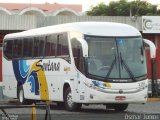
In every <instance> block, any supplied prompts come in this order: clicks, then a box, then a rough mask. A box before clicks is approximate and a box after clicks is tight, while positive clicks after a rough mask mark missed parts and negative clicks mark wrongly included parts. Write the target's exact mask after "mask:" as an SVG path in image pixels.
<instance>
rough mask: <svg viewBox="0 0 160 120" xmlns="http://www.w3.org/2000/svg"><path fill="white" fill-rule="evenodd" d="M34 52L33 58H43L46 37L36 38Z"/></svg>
mask: <svg viewBox="0 0 160 120" xmlns="http://www.w3.org/2000/svg"><path fill="white" fill-rule="evenodd" d="M33 45H34V47H33V48H34V50H33V57H43V56H44V37H40V36H39V37H35V38H34V44H33Z"/></svg>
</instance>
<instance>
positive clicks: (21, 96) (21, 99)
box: [18, 86, 28, 105]
mask: <svg viewBox="0 0 160 120" xmlns="http://www.w3.org/2000/svg"><path fill="white" fill-rule="evenodd" d="M18 100H19V103H20V104H22V105H24V104H28V102H27V100H26V99H25V98H24V91H23V87H22V86H20V87H19V88H18Z"/></svg>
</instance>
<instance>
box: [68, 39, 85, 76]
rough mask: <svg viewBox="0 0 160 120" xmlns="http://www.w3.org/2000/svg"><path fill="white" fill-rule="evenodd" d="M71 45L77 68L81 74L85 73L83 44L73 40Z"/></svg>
mask: <svg viewBox="0 0 160 120" xmlns="http://www.w3.org/2000/svg"><path fill="white" fill-rule="evenodd" d="M71 45H72V52H73V57H74V61H75V66H76V67H77V69H78V70H79V71H80V72H82V73H84V59H83V55H82V46H81V43H80V42H79V41H77V40H76V39H72V41H71Z"/></svg>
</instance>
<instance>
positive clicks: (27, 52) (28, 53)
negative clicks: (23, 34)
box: [23, 38, 33, 58]
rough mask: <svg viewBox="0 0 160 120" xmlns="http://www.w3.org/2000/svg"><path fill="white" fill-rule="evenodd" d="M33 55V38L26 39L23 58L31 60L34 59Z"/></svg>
mask: <svg viewBox="0 0 160 120" xmlns="http://www.w3.org/2000/svg"><path fill="white" fill-rule="evenodd" d="M32 53H33V40H32V38H29V39H28V38H24V40H23V57H24V58H29V57H32Z"/></svg>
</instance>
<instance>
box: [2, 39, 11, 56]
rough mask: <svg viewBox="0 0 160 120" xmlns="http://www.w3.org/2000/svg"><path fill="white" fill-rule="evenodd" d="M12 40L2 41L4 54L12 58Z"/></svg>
mask: <svg viewBox="0 0 160 120" xmlns="http://www.w3.org/2000/svg"><path fill="white" fill-rule="evenodd" d="M12 43H13V41H12V40H8V41H6V42H5V43H4V48H3V51H4V55H5V56H6V57H7V58H8V59H12V46H13V44H12Z"/></svg>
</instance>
